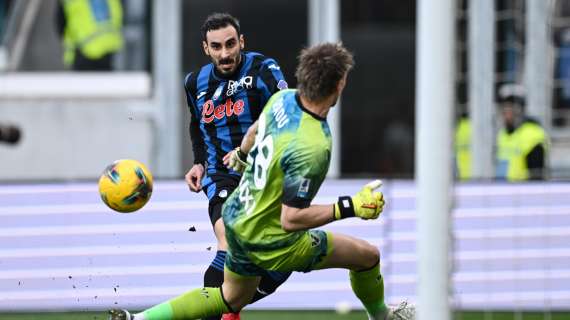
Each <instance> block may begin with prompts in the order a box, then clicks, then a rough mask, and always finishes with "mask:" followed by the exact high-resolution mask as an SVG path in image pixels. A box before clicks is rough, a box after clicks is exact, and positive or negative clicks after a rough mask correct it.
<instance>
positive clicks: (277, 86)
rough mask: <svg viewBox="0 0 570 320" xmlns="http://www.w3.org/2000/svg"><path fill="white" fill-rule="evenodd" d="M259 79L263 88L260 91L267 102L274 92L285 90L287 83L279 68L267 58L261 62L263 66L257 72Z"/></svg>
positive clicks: (272, 60) (273, 61)
mask: <svg viewBox="0 0 570 320" xmlns="http://www.w3.org/2000/svg"><path fill="white" fill-rule="evenodd" d="M259 79H260V81H261V82H263V84H264V85H263V86H260V89H261V90H262V92H263V95H264V97H265V99H266V100H269V97H271V96H272V95H273V94H274V93H275V92H277V91H279V90H283V89H287V88H288V85H287V81H285V77H284V76H283V73H282V72H281V67H280V66H279V64H277V61H275V60H274V59H272V58H267V59H265V60H264V61H263V65H262V66H261V69H260V71H259Z"/></svg>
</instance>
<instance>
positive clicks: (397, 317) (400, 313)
mask: <svg viewBox="0 0 570 320" xmlns="http://www.w3.org/2000/svg"><path fill="white" fill-rule="evenodd" d="M389 309H390V311H388V315H386V317H385V318H384V320H415V319H416V307H415V306H414V305H411V304H409V303H408V302H407V301H402V302H401V303H400V304H399V305H397V306H390V308H389Z"/></svg>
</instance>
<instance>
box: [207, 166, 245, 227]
mask: <svg viewBox="0 0 570 320" xmlns="http://www.w3.org/2000/svg"><path fill="white" fill-rule="evenodd" d="M204 180H205V181H207V183H206V184H205V185H204V188H203V190H204V193H206V195H207V196H208V199H209V201H210V203H209V205H208V214H209V215H210V222H211V223H212V226H213V225H214V224H215V223H216V221H218V219H220V218H221V217H222V205H223V204H224V202H225V201H226V199H228V197H229V196H230V194H232V192H233V191H234V190H235V189H236V188H237V186H238V184H239V180H240V177H238V176H234V175H229V174H211V175H209V176H208V177H207V178H206V179H204Z"/></svg>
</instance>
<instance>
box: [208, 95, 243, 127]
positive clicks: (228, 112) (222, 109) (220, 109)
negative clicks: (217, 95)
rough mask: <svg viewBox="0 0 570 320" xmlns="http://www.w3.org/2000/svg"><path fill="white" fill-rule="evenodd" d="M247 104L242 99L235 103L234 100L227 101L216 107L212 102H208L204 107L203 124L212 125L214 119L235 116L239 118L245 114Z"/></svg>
mask: <svg viewBox="0 0 570 320" xmlns="http://www.w3.org/2000/svg"><path fill="white" fill-rule="evenodd" d="M244 106H245V102H243V100H242V99H240V100H238V101H236V102H233V101H232V99H227V100H226V102H225V103H222V104H219V105H217V106H214V102H213V101H212V100H208V101H206V102H205V103H204V105H202V122H204V123H210V122H212V121H214V119H218V120H220V119H222V118H224V117H231V116H233V115H234V114H235V115H236V116H239V115H240V114H242V113H243V110H244Z"/></svg>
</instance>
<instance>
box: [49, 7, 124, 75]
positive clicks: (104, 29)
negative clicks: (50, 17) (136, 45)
mask: <svg viewBox="0 0 570 320" xmlns="http://www.w3.org/2000/svg"><path fill="white" fill-rule="evenodd" d="M57 26H58V30H59V33H60V34H61V35H62V37H63V45H64V56H63V63H64V65H65V66H66V67H67V68H71V69H73V70H78V71H108V70H111V69H112V61H113V56H114V54H115V53H116V52H118V51H119V50H121V49H122V47H123V35H122V27H123V7H122V4H121V1H120V0H61V1H60V2H59V6H58V12H57Z"/></svg>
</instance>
